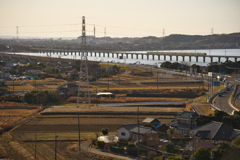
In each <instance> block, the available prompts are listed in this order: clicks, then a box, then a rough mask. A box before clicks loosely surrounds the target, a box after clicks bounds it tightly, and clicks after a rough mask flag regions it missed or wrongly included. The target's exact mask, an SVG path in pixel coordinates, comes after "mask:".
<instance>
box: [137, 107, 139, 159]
mask: <svg viewBox="0 0 240 160" xmlns="http://www.w3.org/2000/svg"><path fill="white" fill-rule="evenodd" d="M137 124H138V135H137V141H138V146H137V148H138V158H137V159H138V160H139V106H138V110H137Z"/></svg>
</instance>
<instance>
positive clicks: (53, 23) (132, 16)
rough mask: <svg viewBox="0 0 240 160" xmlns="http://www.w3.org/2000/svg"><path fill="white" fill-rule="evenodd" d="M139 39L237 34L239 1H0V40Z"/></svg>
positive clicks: (238, 28)
mask: <svg viewBox="0 0 240 160" xmlns="http://www.w3.org/2000/svg"><path fill="white" fill-rule="evenodd" d="M82 16H85V18H86V30H87V31H86V34H87V35H93V27H94V24H95V25H96V37H103V36H104V28H105V27H106V35H107V36H111V37H143V36H157V37H161V36H163V28H164V29H165V35H169V34H175V33H178V34H192V35H193V34H198V35H208V34H211V31H212V28H213V32H214V33H216V34H221V33H232V32H240V0H121V1H120V0H0V22H1V23H0V36H3V35H9V36H16V26H18V27H19V37H20V38H21V36H32V37H34V36H38V37H73V38H74V37H78V36H80V35H81V34H82V32H81V30H82V27H81V23H82Z"/></svg>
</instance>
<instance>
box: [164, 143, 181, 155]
mask: <svg viewBox="0 0 240 160" xmlns="http://www.w3.org/2000/svg"><path fill="white" fill-rule="evenodd" d="M164 149H165V151H167V152H169V153H176V154H178V153H180V152H181V151H180V149H179V148H178V147H177V146H176V145H174V144H173V143H168V144H167V145H166V146H165V148H164Z"/></svg>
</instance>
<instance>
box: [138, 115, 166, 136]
mask: <svg viewBox="0 0 240 160" xmlns="http://www.w3.org/2000/svg"><path fill="white" fill-rule="evenodd" d="M142 122H143V123H145V124H147V123H150V124H152V125H153V126H154V127H155V129H156V130H157V131H158V132H160V133H166V132H167V130H168V129H169V127H168V126H166V124H161V122H160V121H159V120H158V119H156V118H146V119H144V120H143V121H142Z"/></svg>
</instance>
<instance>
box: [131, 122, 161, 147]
mask: <svg viewBox="0 0 240 160" xmlns="http://www.w3.org/2000/svg"><path fill="white" fill-rule="evenodd" d="M138 133H139V134H138ZM130 134H131V139H130V141H132V142H135V141H137V140H138V135H139V140H142V141H145V142H146V143H147V146H148V147H152V148H157V147H158V145H159V143H158V139H159V134H158V132H156V131H154V130H153V129H152V128H150V127H143V126H140V127H135V128H133V129H131V130H130Z"/></svg>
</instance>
